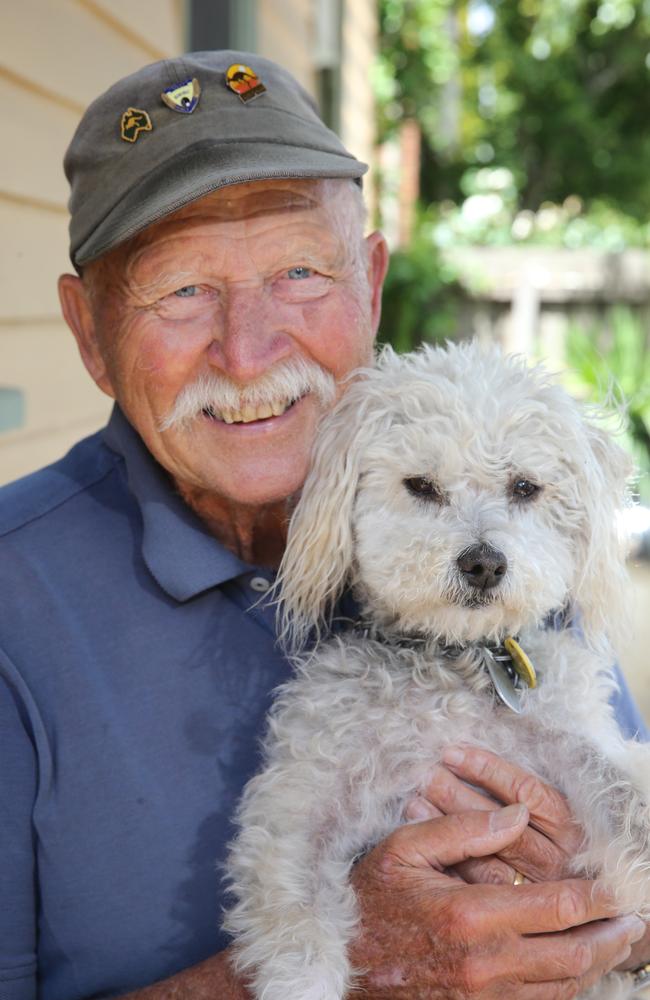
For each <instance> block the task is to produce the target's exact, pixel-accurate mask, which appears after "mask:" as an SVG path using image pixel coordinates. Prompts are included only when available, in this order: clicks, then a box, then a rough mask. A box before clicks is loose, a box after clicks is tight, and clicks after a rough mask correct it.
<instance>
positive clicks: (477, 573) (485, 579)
mask: <svg viewBox="0 0 650 1000" xmlns="http://www.w3.org/2000/svg"><path fill="white" fill-rule="evenodd" d="M456 562H457V563H458V568H459V569H460V572H461V574H462V575H463V577H464V578H465V581H466V582H467V583H469V584H470V586H472V587H476V589H477V590H490V588H491V587H497V586H498V585H499V584H500V583H501V581H502V580H503V578H504V576H505V574H506V570H507V568H508V560H507V559H506V557H505V555H504V554H503V552H499V550H498V549H493V548H492V546H491V545H472V546H471V547H470V548H469V549H465V551H464V552H461V554H460V555H459V556H458V559H457V560H456Z"/></svg>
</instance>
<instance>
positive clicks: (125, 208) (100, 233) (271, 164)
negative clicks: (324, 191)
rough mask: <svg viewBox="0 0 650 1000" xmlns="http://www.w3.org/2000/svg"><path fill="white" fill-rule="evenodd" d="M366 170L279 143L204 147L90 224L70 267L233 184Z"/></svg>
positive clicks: (166, 166) (174, 161)
mask: <svg viewBox="0 0 650 1000" xmlns="http://www.w3.org/2000/svg"><path fill="white" fill-rule="evenodd" d="M367 169H368V167H367V165H366V164H365V163H361V162H360V161H359V160H357V159H355V158H354V157H353V156H349V157H348V156H345V155H342V154H341V155H339V154H336V153H331V152H326V151H323V150H322V149H309V148H305V147H304V146H300V147H292V146H287V145H286V144H285V143H284V142H278V143H277V144H275V143H273V142H259V141H255V142H250V143H248V142H242V141H241V140H238V141H234V142H232V143H228V142H224V141H223V139H220V140H219V141H214V142H212V141H207V142H206V141H205V140H203V141H202V142H200V143H196V144H194V145H192V146H189V147H188V148H187V149H186V150H184V151H183V152H182V153H180V154H178V153H177V154H175V156H174V157H172V158H170V159H169V160H167V161H165V162H162V163H160V164H158V165H157V166H156V168H155V169H154V170H152V171H150V172H149V173H148V174H147V175H146V176H145V177H144V178H142V179H141V180H140V181H139V182H138V184H137V185H135V186H134V187H133V188H131V189H130V190H129V191H128V192H127V194H126V195H125V196H124V197H123V198H121V199H120V200H119V201H118V202H117V203H116V204H115V205H113V206H112V207H111V209H110V211H109V212H108V214H107V215H106V216H105V217H104V218H103V219H102V220H101V222H99V224H97V223H95V225H94V228H93V230H92V232H91V233H90V234H89V236H88V237H87V238H86V239H82V241H81V242H80V244H79V246H78V247H76V248H74V247H73V248H71V258H72V262H73V264H74V265H75V267H79V268H80V267H83V265H84V264H88V263H89V262H90V261H92V260H95V259H96V258H97V257H101V256H102V254H105V253H107V252H108V251H109V250H113V249H114V248H115V247H117V246H119V245H120V244H121V243H124V242H126V240H129V239H131V237H133V236H135V235H136V234H137V233H140V232H142V230H143V229H146V228H147V226H150V225H152V224H153V223H154V222H158V221H159V220H160V219H163V218H164V217H165V216H167V215H171V214H172V213H173V212H176V211H178V209H180V208H183V206H185V205H188V204H190V202H193V201H196V200H197V199H199V198H202V197H203V196H204V195H206V194H210V192H211V191H216V190H218V189H219V188H222V187H227V186H229V185H232V184H245V183H248V182H251V181H261V180H273V179H283V178H286V179H290V178H306V179H307V178H326V177H333V178H337V177H339V178H346V177H347V178H350V179H359V178H360V177H361V176H362V175H363V174H365V173H366V171H367Z"/></svg>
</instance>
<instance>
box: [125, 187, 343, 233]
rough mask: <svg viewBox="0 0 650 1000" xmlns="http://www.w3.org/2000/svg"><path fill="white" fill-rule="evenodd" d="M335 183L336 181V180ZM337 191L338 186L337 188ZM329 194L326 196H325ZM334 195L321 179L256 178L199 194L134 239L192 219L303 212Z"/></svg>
mask: <svg viewBox="0 0 650 1000" xmlns="http://www.w3.org/2000/svg"><path fill="white" fill-rule="evenodd" d="M335 183H336V182H335ZM338 193H339V194H340V189H339V191H338ZM328 196H329V197H328ZM333 201H334V195H333V193H332V192H331V191H330V188H329V185H328V184H327V182H325V181H322V180H314V181H305V180H294V181H288V180H278V181H256V182H252V183H249V184H234V185H232V186H231V187H226V188H220V189H219V190H218V191H213V192H211V193H210V194H207V195H205V196H204V197H203V198H198V199H197V200H196V201H193V202H191V203H190V204H189V205H185V206H184V207H183V208H181V209H179V211H178V212H175V213H174V214H173V215H169V216H167V217H166V218H165V219H161V221H160V222H158V223H156V224H155V225H153V226H150V227H149V228H148V229H146V230H145V231H144V232H143V233H142V234H140V236H139V237H136V241H137V240H142V241H147V240H148V239H149V238H150V237H151V236H155V235H156V234H157V233H158V232H160V231H161V230H163V229H166V228H167V227H169V228H175V227H176V225H177V224H182V223H184V222H186V221H188V220H193V219H202V218H205V219H211V220H213V221H215V222H225V223H227V222H238V221H241V220H244V219H252V218H256V217H258V216H263V215H273V214H276V213H285V212H305V211H307V212H308V211H311V210H314V209H318V208H321V207H327V206H328V204H329V203H332V204H333Z"/></svg>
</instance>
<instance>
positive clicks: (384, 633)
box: [226, 343, 650, 1000]
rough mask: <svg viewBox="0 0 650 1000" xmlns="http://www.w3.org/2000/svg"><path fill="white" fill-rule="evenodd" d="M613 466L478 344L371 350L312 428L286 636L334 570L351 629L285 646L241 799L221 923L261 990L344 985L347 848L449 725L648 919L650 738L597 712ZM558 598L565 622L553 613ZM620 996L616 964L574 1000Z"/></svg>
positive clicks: (603, 674) (605, 641) (357, 848)
mask: <svg viewBox="0 0 650 1000" xmlns="http://www.w3.org/2000/svg"><path fill="white" fill-rule="evenodd" d="M629 471H630V470H629V465H628V460H627V458H626V457H625V456H624V454H623V452H622V451H621V449H620V448H619V447H618V445H616V444H615V443H614V442H613V441H612V440H611V438H610V437H609V436H608V435H607V434H606V433H604V432H603V430H602V429H600V428H599V427H598V426H596V425H595V424H594V423H590V422H588V421H587V420H586V419H585V416H584V414H583V413H582V411H581V409H580V407H579V406H578V405H577V404H576V403H575V402H574V401H573V400H572V399H571V398H570V397H569V396H568V395H567V394H566V393H565V392H564V391H563V390H562V389H561V388H559V387H558V386H557V385H554V384H552V383H551V382H550V380H549V378H548V376H546V375H545V374H544V373H543V372H542V371H541V370H539V369H538V368H536V369H528V368H527V367H526V365H525V364H524V362H523V361H521V360H520V359H515V358H506V359H504V358H503V357H502V356H501V355H500V353H499V352H498V351H497V350H496V349H490V350H487V351H486V350H483V349H481V348H480V347H479V346H478V345H477V344H475V343H472V344H462V345H455V346H453V345H452V346H449V347H448V348H447V349H432V348H426V349H423V350H421V351H419V352H417V353H414V354H411V355H404V356H398V355H396V354H394V353H393V352H392V351H390V350H386V351H385V352H384V353H383V354H382V356H381V357H380V359H379V362H378V365H377V367H376V368H374V369H370V370H368V371H364V372H363V373H361V375H360V376H359V377H358V378H357V379H356V380H355V381H353V382H352V383H351V384H350V386H349V388H348V389H347V390H346V392H345V394H344V396H343V398H342V400H341V401H340V402H339V404H338V405H337V406H336V407H335V409H334V410H333V411H332V413H331V414H330V415H329V416H328V417H327V418H326V420H325V421H324V422H323V426H322V431H321V432H320V433H319V437H318V441H317V443H316V448H315V455H314V462H313V468H312V471H311V473H310V475H309V477H308V479H307V482H306V484H305V487H304V490H303V494H302V497H301V499H300V502H299V504H298V506H297V509H296V511H295V514H294V516H293V519H292V521H291V526H290V533H289V540H288V545H287V550H286V555H285V558H284V561H283V563H282V566H281V570H280V581H281V602H282V604H281V606H282V609H283V622H284V626H285V633H286V632H287V631H288V634H289V635H290V637H291V639H292V640H293V642H294V643H295V644H297V645H298V646H300V645H301V644H302V643H303V642H304V641H305V639H306V638H307V636H308V635H310V634H311V635H313V632H314V630H316V631H317V632H318V631H320V632H323V631H324V630H325V626H326V624H327V622H328V616H330V615H331V614H332V609H333V608H334V607H335V606H336V603H337V600H338V598H339V597H340V595H341V594H342V592H343V591H344V590H345V589H346V588H352V590H353V593H354V595H355V597H356V600H357V601H358V602H359V605H360V608H361V618H362V621H363V625H364V628H363V629H360V628H352V629H350V630H348V631H343V632H342V633H341V634H339V635H338V636H335V637H333V638H332V637H330V638H326V639H323V640H322V641H320V642H318V643H317V644H316V647H315V650H314V651H313V652H312V653H311V654H310V655H303V656H302V658H299V659H298V661H297V668H296V676H295V678H294V679H293V680H291V681H290V682H289V683H288V684H286V685H285V686H284V687H283V688H281V689H280V692H279V696H278V698H277V701H276V702H275V705H274V708H273V710H272V713H271V717H270V724H269V730H268V734H267V737H266V741H265V755H266V767H265V769H264V771H263V772H262V773H261V774H259V775H258V776H257V777H255V778H254V779H253V780H252V781H251V782H249V784H248V786H247V787H246V790H245V793H244V796H243V800H242V803H241V806H240V809H239V814H238V823H239V827H240V832H239V835H238V837H237V839H236V841H235V842H234V844H233V845H232V848H231V853H230V858H229V863H228V877H229V882H230V886H231V888H232V891H233V893H234V896H235V900H236V901H235V903H234V905H233V907H232V909H231V911H230V912H229V914H228V915H227V919H226V926H227V928H228V929H229V930H230V931H231V932H232V933H233V934H234V935H235V938H236V953H237V963H238V968H239V969H240V970H243V971H244V972H245V973H246V974H248V975H249V976H250V981H251V983H252V984H253V990H254V994H255V996H256V997H258V998H260V1000H262V998H263V1000H288V998H290V1000H341V998H342V997H343V996H344V995H345V994H346V992H347V991H348V989H349V988H350V986H351V985H352V984H353V982H354V970H353V969H352V968H351V967H350V963H349V961H348V958H347V956H346V946H347V944H348V942H349V941H350V940H351V936H352V935H353V934H354V932H355V924H356V920H357V910H356V906H355V897H354V893H353V890H352V888H351V887H350V885H349V883H348V875H349V871H350V868H351V865H352V863H353V860H354V859H355V857H358V856H359V854H360V852H362V851H363V850H364V849H366V848H367V847H368V846H369V845H374V844H376V843H377V842H379V841H380V840H381V839H383V838H384V837H385V836H386V835H387V834H388V833H389V832H391V831H392V830H394V829H395V828H396V827H397V826H398V825H399V824H400V823H401V822H403V818H402V815H403V808H404V804H405V802H406V801H407V800H408V799H409V798H410V797H412V796H413V794H414V793H416V792H417V791H418V790H420V789H422V788H424V787H426V785H427V782H428V776H429V774H430V772H431V768H432V765H433V764H435V763H436V762H438V761H439V760H440V755H441V752H442V751H443V750H444V748H445V747H446V746H449V745H450V744H454V745H457V744H458V743H459V742H460V741H466V742H470V743H473V744H478V745H480V746H482V747H484V748H488V749H491V750H493V751H495V752H496V753H499V754H501V755H503V756H504V757H506V758H509V759H511V760H512V759H516V760H517V762H518V763H519V764H521V765H522V766H524V767H526V768H527V769H529V770H530V771H533V772H535V773H536V774H537V775H539V776H540V777H542V778H543V779H544V780H545V781H547V782H549V783H550V784H552V785H554V786H555V787H557V788H558V789H560V790H561V791H562V792H563V793H564V794H565V795H566V796H567V797H568V799H569V802H570V804H571V808H572V810H573V813H574V815H575V816H576V818H577V819H578V820H579V821H580V823H581V825H582V827H583V829H584V831H585V835H584V845H583V850H582V852H581V853H580V855H579V856H578V857H576V858H575V872H576V873H588V874H590V875H592V876H593V875H599V876H602V877H603V878H604V879H605V880H606V881H607V882H608V883H609V884H610V885H611V886H612V887H613V888H614V890H615V892H616V893H617V899H618V901H619V902H620V905H621V908H622V910H623V911H625V912H631V911H636V912H637V913H639V914H641V915H644V916H645V917H646V918H647V917H648V916H650V864H649V863H650V838H649V831H650V809H649V808H648V802H649V801H650V767H649V766H648V765H649V764H650V749H649V748H647V747H645V746H642V745H640V744H638V743H633V742H626V741H624V740H623V738H622V737H621V735H620V733H619V730H618V727H617V725H616V723H615V721H614V719H613V715H612V711H611V709H610V706H609V697H610V694H611V691H612V686H613V681H612V678H611V674H610V664H611V662H612V651H611V646H610V637H611V636H612V635H613V634H615V633H616V631H617V628H618V626H619V624H620V622H621V621H623V619H624V597H623V594H624V581H625V571H624V563H623V558H622V555H621V552H620V546H619V539H618V536H617V527H616V512H617V509H618V508H619V507H620V506H621V505H622V504H623V503H624V501H625V496H626V492H625V487H626V478H627V476H628V474H629ZM569 605H570V606H571V607H574V608H578V609H579V612H580V622H581V627H580V629H579V630H576V629H570V628H565V629H554V628H552V627H549V623H548V622H549V615H552V614H553V613H554V612H556V611H557V610H558V609H561V608H566V607H567V606H569ZM507 637H515V638H516V640H517V643H518V645H516V646H511V647H510V651H511V652H512V653H513V657H514V659H512V660H511V659H510V656H509V654H507V653H506V650H505V649H504V647H503V643H504V641H505V640H506V639H507ZM506 645H507V643H506ZM520 649H523V650H524V651H525V653H526V654H527V655H528V657H529V659H530V661H532V663H533V665H534V667H535V668H536V670H537V685H536V687H534V688H533V687H528V686H527V683H525V682H524V680H522V679H521V678H520V676H519V674H520V673H521V675H522V677H525V675H526V672H527V670H528V669H529V668H528V666H527V663H526V660H525V657H522V656H521V654H520V652H519V650H520ZM517 671H519V673H518V672H517ZM528 682H529V683H531V682H532V681H531V678H530V676H529V677H528ZM497 689H499V690H500V691H501V695H502V697H503V699H505V701H506V702H509V703H510V705H511V706H512V707H508V705H507V704H504V703H503V701H502V699H501V698H500V697H498V696H497ZM629 992H630V979H629V977H627V976H622V975H616V974H612V975H610V976H608V977H606V979H605V980H602V981H601V984H599V986H597V987H595V988H592V991H591V992H590V993H589V996H593V997H595V996H598V997H603V998H607V1000H613V998H617V997H624V996H628V995H629Z"/></svg>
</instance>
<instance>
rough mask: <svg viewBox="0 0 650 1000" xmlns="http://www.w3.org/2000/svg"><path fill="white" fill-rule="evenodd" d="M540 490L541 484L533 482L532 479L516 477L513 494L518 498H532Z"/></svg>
mask: <svg viewBox="0 0 650 1000" xmlns="http://www.w3.org/2000/svg"><path fill="white" fill-rule="evenodd" d="M540 490H541V486H537V484H536V483H531V481H530V479H515V481H514V483H513V484H512V495H513V497H515V498H516V499H517V500H532V498H533V497H534V496H535V495H536V494H537V493H539V491H540Z"/></svg>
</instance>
